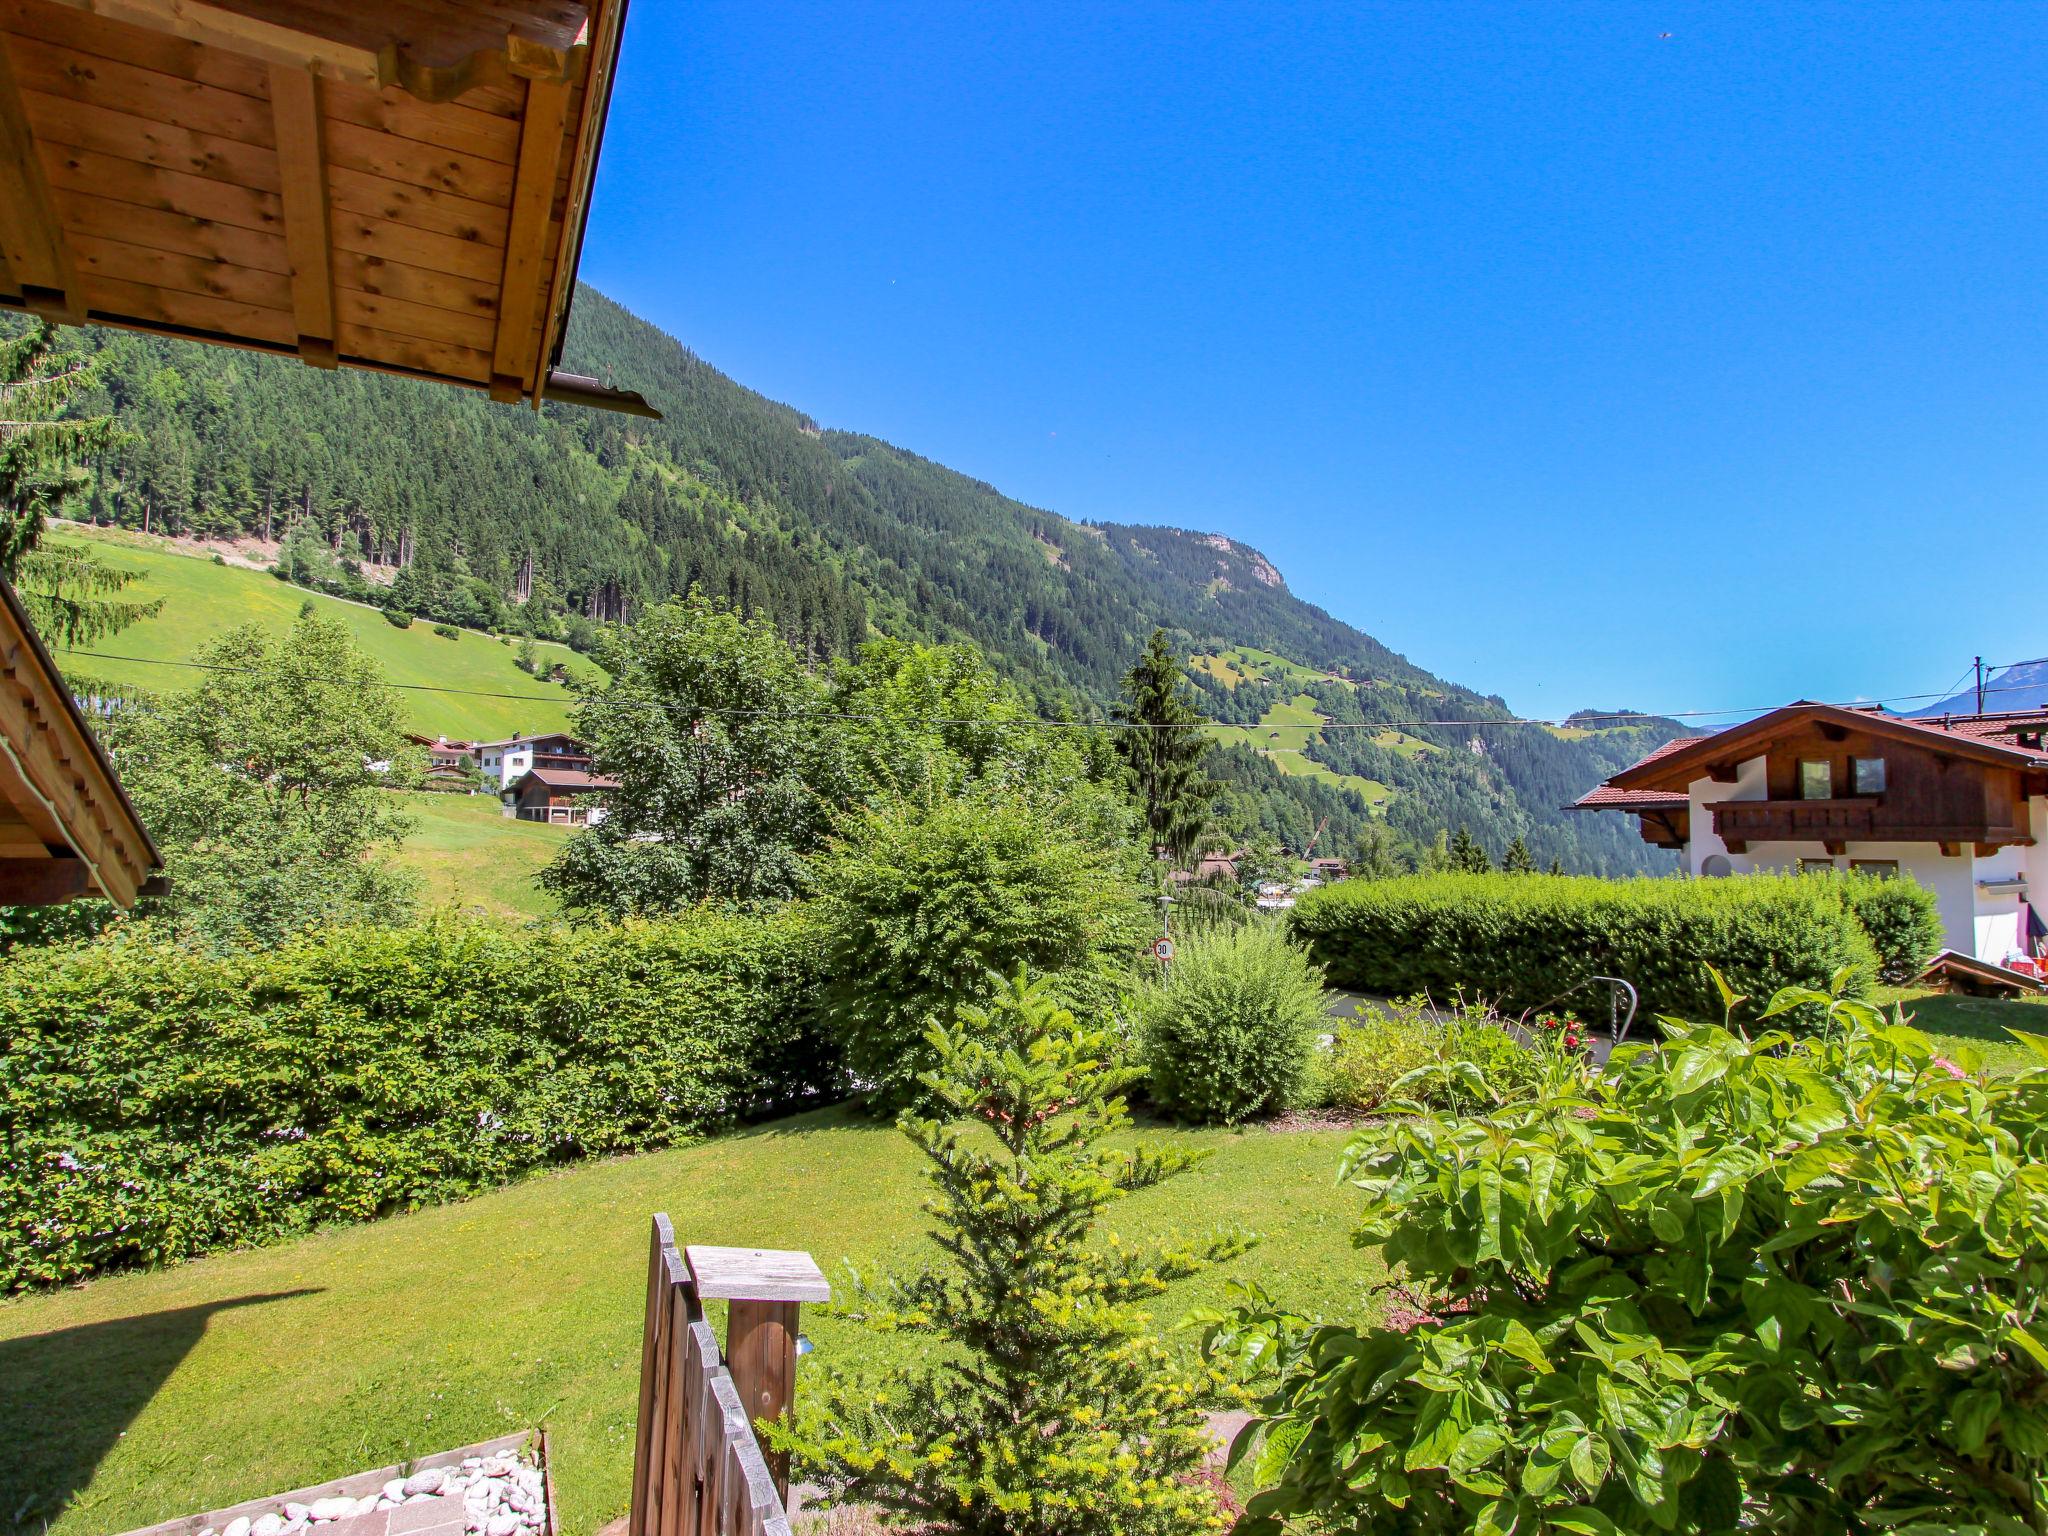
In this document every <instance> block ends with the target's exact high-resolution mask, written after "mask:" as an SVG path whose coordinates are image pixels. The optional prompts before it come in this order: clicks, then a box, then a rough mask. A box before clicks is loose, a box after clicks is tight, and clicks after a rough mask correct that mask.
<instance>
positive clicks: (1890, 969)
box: [1833, 873, 1942, 987]
mask: <svg viewBox="0 0 2048 1536" xmlns="http://www.w3.org/2000/svg"><path fill="white" fill-rule="evenodd" d="M1833 878H1834V879H1836V880H1838V881H1840V882H1841V886H1842V894H1843V896H1844V897H1845V898H1846V899H1847V900H1848V903H1849V910H1850V911H1852V912H1854V913H1855V914H1856V921H1858V922H1859V923H1861V924H1862V925H1863V931H1864V932H1865V933H1867V934H1869V935H1870V942H1871V943H1872V944H1874V945H1876V946H1877V969H1878V980H1880V981H1887V982H1890V983H1891V984H1892V985H1893V986H1901V987H1902V986H1904V985H1906V984H1907V983H1908V982H1910V981H1912V980H1913V979H1914V978H1915V977H1917V976H1918V975H1919V974H1920V973H1921V972H1922V971H1924V970H1926V969H1927V962H1928V961H1930V960H1932V959H1933V958H1934V957H1935V956H1936V955H1937V954H1939V953H1940V951H1941V938H1942V934H1941V909H1940V907H1939V906H1938V905H1937V903H1936V901H1935V898H1934V892H1932V891H1930V890H1928V889H1927V887H1926V886H1924V885H1921V884H1920V883H1919V882H1917V881H1915V880H1914V879H1912V878H1911V877H1910V876H1906V875H1901V876H1900V877H1898V878H1897V879H1892V880H1886V879H1880V878H1878V877H1877V876H1874V875H1859V874H1854V873H1851V874H1847V875H1836V876H1834V877H1833Z"/></svg>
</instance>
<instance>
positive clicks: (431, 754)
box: [406, 731, 477, 784]
mask: <svg viewBox="0 0 2048 1536" xmlns="http://www.w3.org/2000/svg"><path fill="white" fill-rule="evenodd" d="M406 740H407V741H410V742H411V743H412V744H413V745H414V746H416V747H425V748H426V749H427V782H428V783H429V784H461V783H463V782H465V781H466V780H467V779H468V778H469V775H470V773H471V771H472V770H473V769H474V768H475V767H476V759H477V744H476V743H475V742H473V741H461V740H457V739H455V738H452V737H448V736H421V735H419V734H417V733H416V732H411V731H408V732H407V733H406Z"/></svg>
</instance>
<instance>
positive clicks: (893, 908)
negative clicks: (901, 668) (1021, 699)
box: [817, 793, 1146, 1109]
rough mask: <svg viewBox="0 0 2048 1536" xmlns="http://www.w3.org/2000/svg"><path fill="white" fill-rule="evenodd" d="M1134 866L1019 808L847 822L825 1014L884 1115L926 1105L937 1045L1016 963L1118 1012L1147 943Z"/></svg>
mask: <svg viewBox="0 0 2048 1536" xmlns="http://www.w3.org/2000/svg"><path fill="white" fill-rule="evenodd" d="M1121 857H1122V856H1121V854H1120V853H1119V852H1118V851H1117V850H1114V849H1110V848H1105V847H1102V846H1099V845H1097V844H1095V843H1092V842H1090V841H1088V840H1087V839H1086V838H1084V837H1081V836H1078V835H1076V834H1075V832H1074V830H1073V829H1072V828H1070V827H1067V826H1065V825H1063V824H1062V823H1061V822H1060V821H1059V820H1058V819H1057V818H1055V817H1054V816H1052V815H1049V814H1047V813H1045V812H1042V811H1039V810H1035V809H1034V808H1032V807H1031V806H1030V805H1028V804H1026V803H1025V802H1024V801H1023V800H1022V799H1021V798H1018V797H1015V796H1011V795H1007V794H1001V793H978V794H972V795H968V796H964V797H961V798H959V799H951V800H946V801H942V802H940V803H938V804H936V805H933V806H929V807H926V806H920V805H913V804H908V803H900V802H899V803H896V804H892V805H890V806H888V807H885V808H883V809H880V810H874V811H865V812H860V813H856V814H855V815H853V816H852V817H850V818H849V820H848V822H847V824H846V826H845V828H844V836H843V838H842V840H841V841H840V842H838V843H836V844H835V845H834V846H833V847H832V848H831V849H830V850H829V851H828V852H827V853H826V854H825V855H824V856H823V857H822V858H820V860H819V861H818V867H817V879H818V888H819V900H818V903H817V909H818V916H819V918H820V921H821V923H822V926H823V933H824V944H825V953H826V969H827V974H828V976H829V978H830V980H829V982H828V985H827V989H826V1004H827V1008H828V1011H829V1015H830V1018H831V1021H832V1025H833V1028H834V1029H835V1031H836V1032H837V1034H838V1038H839V1040H840V1042H841V1044H842V1046H843V1048H844V1050H845V1054H846V1065H847V1068H848V1070H849V1071H850V1072H851V1073H852V1074H853V1076H854V1078H855V1079H856V1081H857V1082H858V1083H860V1084H861V1085H862V1086H863V1087H864V1088H865V1089H867V1090H868V1092H869V1093H870V1096H871V1102H872V1103H873V1104H874V1105H875V1106H876V1107H878V1108H883V1109H893V1108H897V1107H900V1106H902V1105H905V1104H909V1103H911V1102H913V1101H915V1100H916V1099H917V1098H918V1097H919V1096H920V1095H919V1082H918V1078H919V1074H921V1073H923V1072H926V1071H928V1070H930V1069H931V1068H932V1067H933V1066H934V1065H935V1063H936V1058H935V1057H934V1056H933V1054H932V1047H931V1045H930V1042H929V1040H928V1039H927V1036H928V1035H929V1034H930V1032H931V1030H932V1029H933V1028H935V1027H937V1026H942V1025H945V1024H948V1023H950V1022H951V1020H952V1018H953V1015H954V1012H955V1010H956V1009H958V1008H959V1007H960V1005H961V1004H963V1003H971V1002H973V1001H974V1000H975V999H976V998H978V997H979V996H981V995H982V994H984V993H985V992H986V991H987V990H988V986H989V981H990V977H991V975H992V974H993V975H994V976H997V977H1000V976H1003V975H1008V974H1011V973H1013V972H1015V970H1016V969H1017V967H1018V966H1020V965H1023V966H1028V967H1030V969H1031V970H1032V971H1034V972H1037V973H1039V974H1043V975H1049V976H1050V977H1052V979H1053V986H1054V990H1055V993H1056V994H1057V995H1058V997H1059V998H1060V1000H1061V1001H1062V1002H1065V1003H1069V1004H1071V1005H1073V1006H1074V1007H1075V1008H1077V1009H1082V1010H1085V1011H1088V1012H1091V1013H1094V1014H1096V1015H1098V1016H1101V1015H1103V1014H1106V1013H1107V1012H1108V1011H1109V1009H1110V1006H1111V1003H1112V1001H1113V999H1114V997H1115V995H1116V993H1117V991H1118V990H1119V985H1120V983H1121V981H1122V978H1123V977H1124V976H1125V975H1127V974H1128V973H1129V971H1130V969H1131V965H1132V957H1133V956H1134V955H1135V954H1136V952H1137V951H1138V949H1139V947H1140V946H1141V945H1142V944H1143V942H1144V940H1143V937H1142V934H1141V932H1140V926H1141V925H1142V924H1143V923H1144V922H1145V920H1146V914H1145V912H1144V910H1143V908H1142V907H1140V906H1139V904H1138V902H1137V901H1136V899H1135V892H1134V891H1133V889H1132V887H1131V885H1130V883H1129V882H1128V880H1127V879H1125V878H1124V871H1123V869H1122V867H1121Z"/></svg>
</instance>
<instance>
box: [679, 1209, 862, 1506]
mask: <svg viewBox="0 0 2048 1536" xmlns="http://www.w3.org/2000/svg"><path fill="white" fill-rule="evenodd" d="M683 1257H684V1260H685V1261H686V1262H687V1263H688V1265H689V1267H690V1275H691V1278H692V1279H693V1280H694V1281H695V1282H696V1287H697V1296H698V1299H699V1300H700V1301H714V1300H717V1301H724V1302H726V1303H728V1313H727V1318H726V1325H725V1368H726V1369H727V1370H728V1371H729V1372H731V1374H732V1384H733V1388H734V1390H735V1391H736V1392H737V1393H738V1394H739V1400H740V1404H741V1406H742V1408H743V1409H744V1410H745V1413H746V1417H747V1420H748V1422H750V1423H761V1422H773V1421H774V1420H776V1419H779V1418H781V1417H782V1416H783V1415H784V1414H786V1413H788V1412H789V1410H790V1408H791V1406H792V1405H793V1404H794V1403H795V1401H796V1344H797V1320H798V1314H799V1311H800V1310H801V1308H802V1305H803V1303H804V1302H807V1301H830V1300H831V1299H832V1287H831V1285H830V1284H829V1283H828V1282H827V1281H826V1279H825V1276H824V1274H823V1272H822V1271H820V1270H819V1268H818V1266H817V1265H816V1264H815V1263H813V1262H812V1260H811V1256H810V1255H809V1254H808V1253H787V1252H777V1251H774V1250H770V1249H762V1248H707V1247H700V1246H698V1245H695V1244H692V1245H691V1246H690V1247H688V1248H685V1249H684V1250H683ZM767 1459H768V1467H769V1471H770V1473H771V1474H772V1475H773V1477H774V1479H775V1492H776V1495H777V1497H779V1498H780V1499H781V1500H782V1501H783V1503H784V1504H785V1505H786V1504H787V1503H788V1501H789V1461H788V1458H787V1457H784V1456H779V1455H771V1456H769V1457H768V1458H767Z"/></svg>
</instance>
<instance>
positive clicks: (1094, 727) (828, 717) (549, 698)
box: [59, 647, 2048, 733]
mask: <svg viewBox="0 0 2048 1536" xmlns="http://www.w3.org/2000/svg"><path fill="white" fill-rule="evenodd" d="M59 650H60V651H62V653H63V654H65V655H69V656H89V657H92V658H93V659H94V660H96V661H119V662H126V663H129V664H133V665H141V666H151V667H184V668H188V669H191V670H193V671H199V672H224V673H251V672H255V671H256V670H258V669H256V668H254V667H232V666H226V665H223V664H221V663H219V662H206V661H178V660H172V659H170V658H167V657H162V656H122V655H117V654H115V653H113V652H109V651H88V650H81V649H75V648H71V647H59ZM2017 665H2020V663H2018V662H2006V663H2001V664H2000V667H1999V670H2003V668H2004V667H2007V666H2017ZM307 680H308V681H310V682H320V683H332V684H335V685H337V686H342V687H353V686H355V682H356V680H355V679H353V678H339V677H314V678H309V679H307ZM385 686H386V687H388V688H392V689H396V690H400V691H403V692H407V693H435V694H447V695H450V696H453V697H457V698H470V699H503V700H512V701H516V702H519V703H526V704H549V705H554V706H556V707H560V706H561V705H562V704H564V703H565V702H569V701H566V700H564V699H562V698H561V697H559V696H553V695H549V694H541V693H506V692H500V691H496V690H492V689H488V688H450V687H445V686H443V685H441V684H439V683H386V684H385ZM1984 691H1985V692H1986V693H2029V692H2041V693H2048V686H2044V685H2040V684H2025V685H2022V684H2010V685H2004V686H1999V687H1990V688H1986V689H1985V690H1984ZM1952 694H1953V690H1945V691H1943V692H1940V693H1894V694H1887V695H1885V696H1884V698H1883V699H1878V700H1872V699H1858V700H1854V701H1851V702H1848V703H1843V704H1837V705H1836V706H1835V707H1836V708H1839V709H1867V708H1870V707H1872V706H1873V705H1879V704H1886V703H1896V704H1912V703H1922V702H1926V701H1929V700H1935V699H1944V698H1949V697H1951V696H1952ZM580 702H581V703H583V704H584V705H594V706H596V707H598V708H611V709H619V710H624V711H626V712H629V713H639V712H644V711H646V710H650V709H652V710H660V711H662V712H664V713H667V712H670V711H673V710H676V709H683V710H684V712H686V713H690V714H694V715H710V716H718V717H721V718H737V719H762V720H768V719H772V720H788V721H803V720H817V721H833V722H840V723H850V724H859V723H889V724H900V725H912V724H914V725H924V726H941V725H972V726H984V727H986V726H1006V727H1007V726H1018V727H1027V728H1042V729H1046V730H1083V731H1181V730H1209V729H1216V730H1227V731H1247V732H1249V731H1284V730H1303V731H1314V732H1317V733H1325V732H1329V731H1410V730H1423V729H1437V730H1461V729H1462V730H1480V729H1491V728H1493V727H1496V726H1503V725H1534V726H1543V727H1545V728H1547V729H1553V730H1556V729H1567V728H1570V724H1571V722H1570V721H1569V719H1567V720H1545V719H1538V718H1535V717H1533V716H1517V715H1508V716H1494V717H1490V718H1478V719H1466V720H1333V721H1326V722H1322V723H1319V724H1315V725H1308V724H1301V725H1284V724H1272V725H1269V724H1264V723H1259V724H1253V725H1239V724H1236V723H1233V722H1228V721H1219V720H1211V721H1205V722H1204V723H1203V724H1202V725H1200V726H1184V725H1159V724H1153V723H1150V722H1145V721H1127V720H1107V719H1102V718H1100V717H1097V718H1095V719H1091V720H1057V719H1053V718H1051V717H1049V716H1043V715H1026V716H1022V717H1019V718H1015V719H1009V720H990V719H984V718H963V719H943V718H926V719H921V720H915V721H908V720H902V719H899V718H898V717H897V716H894V715H879V714H863V713H855V712H848V711H843V710H827V709H806V710H794V711H792V710H774V709H735V708H729V707H724V706H698V705H690V706H676V705H669V704H664V703H662V702H660V701H658V700H647V701H644V702H636V701H634V700H629V699H605V698H588V699H584V700H581V701H580ZM1782 707H1783V706H1782V705H1779V704H1765V705H1749V706H1743V707H1739V708H1729V709H1672V710H1642V711H1629V710H1615V711H1606V710H1589V711H1587V712H1586V718H1588V719H1592V720H1598V721H1601V722H1615V721H1627V722H1634V723H1638V724H1648V723H1650V722H1653V721H1657V720H1709V719H1715V718H1718V717H1720V716H1725V715H1760V714H1764V713H1766V712H1768V711H1770V710H1773V709H1780V708H1782Z"/></svg>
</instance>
